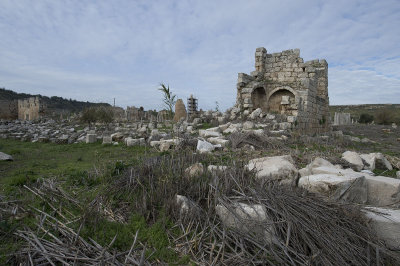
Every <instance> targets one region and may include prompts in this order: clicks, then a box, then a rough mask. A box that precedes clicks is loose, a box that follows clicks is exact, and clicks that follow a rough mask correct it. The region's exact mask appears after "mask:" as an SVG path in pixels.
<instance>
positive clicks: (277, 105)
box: [267, 87, 297, 115]
mask: <svg viewBox="0 0 400 266" xmlns="http://www.w3.org/2000/svg"><path fill="white" fill-rule="evenodd" d="M267 103H268V112H276V113H280V114H287V115H293V111H294V110H297V108H296V92H295V91H294V90H293V89H291V88H289V87H284V88H276V89H274V90H273V91H271V92H270V93H269V94H268V97H267Z"/></svg>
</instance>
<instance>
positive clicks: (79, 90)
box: [0, 0, 400, 109]
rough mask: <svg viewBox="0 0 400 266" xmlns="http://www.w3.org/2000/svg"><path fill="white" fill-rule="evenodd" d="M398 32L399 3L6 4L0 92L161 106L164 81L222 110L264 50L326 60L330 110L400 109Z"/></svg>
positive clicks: (1, 14) (0, 27)
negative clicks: (345, 106)
mask: <svg viewBox="0 0 400 266" xmlns="http://www.w3.org/2000/svg"><path fill="white" fill-rule="evenodd" d="M399 28H400V5H399V4H398V1H396V0H394V1H391V0H387V1H371V0H370V1H347V0H346V1H345V0H339V1H318V0H314V1H305V0H304V1H287V0H283V1H262V0H251V1H247V2H241V1H227V0H225V1H161V0H160V1H118V2H114V1H112V2H111V1H103V2H98V1H97V2H83V1H78V0H76V1H67V2H61V1H35V2H30V1H22V0H21V1H10V0H9V1H7V0H4V1H1V2H0V38H1V39H2V42H0V81H1V82H0V87H6V88H8V89H14V90H17V91H24V92H31V93H43V94H47V95H58V96H63V97H67V98H77V99H85V100H91V101H97V100H105V101H108V102H110V100H108V99H112V98H114V97H116V98H117V103H120V104H121V105H122V106H126V105H137V106H140V105H142V106H144V107H145V108H159V107H160V98H161V95H160V94H159V92H158V91H157V86H158V83H159V82H165V83H169V84H170V86H171V88H172V89H173V91H174V92H175V93H177V94H178V96H179V97H181V98H184V99H185V98H186V97H188V96H189V95H190V94H191V93H193V94H194V95H195V96H197V97H198V98H199V103H200V106H201V107H202V108H204V109H207V108H214V107H215V101H218V102H219V103H220V107H221V108H223V109H225V108H228V107H229V106H231V105H232V104H233V103H234V101H235V98H236V77H237V73H238V72H247V73H248V72H250V71H252V70H253V68H254V67H253V66H254V51H255V48H256V47H259V46H264V47H266V48H267V50H268V51H270V52H278V51H281V50H285V49H291V48H300V49H301V55H302V56H303V58H304V59H305V60H311V59H315V58H326V59H327V61H328V63H329V65H330V69H329V78H330V80H329V90H330V100H331V103H334V104H341V103H365V102H374V103H379V102H382V101H383V102H387V100H389V101H391V102H393V103H399V102H400V95H399V94H400V88H399V86H398V85H399V80H400V76H399V75H400V74H399V73H400V67H399V65H400V64H399V63H400V59H399V54H398V43H400V34H398V29H399ZM382 86H384V87H385V88H387V89H384V90H383V89H380V88H382ZM396 86H397V87H396ZM364 88H368V92H365V91H364ZM361 91H364V93H359V92H361ZM350 95H351V97H349V96H350ZM349 101H352V102H349Z"/></svg>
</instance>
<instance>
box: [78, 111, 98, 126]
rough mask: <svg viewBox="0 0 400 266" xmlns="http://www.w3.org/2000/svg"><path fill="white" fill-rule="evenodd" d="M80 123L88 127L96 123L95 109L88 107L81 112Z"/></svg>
mask: <svg viewBox="0 0 400 266" xmlns="http://www.w3.org/2000/svg"><path fill="white" fill-rule="evenodd" d="M81 121H82V122H84V123H88V124H89V127H90V125H91V123H93V122H96V108H94V107H89V108H86V109H85V110H83V112H82V116H81Z"/></svg>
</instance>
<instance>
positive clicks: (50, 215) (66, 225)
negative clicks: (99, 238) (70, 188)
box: [14, 179, 150, 265]
mask: <svg viewBox="0 0 400 266" xmlns="http://www.w3.org/2000/svg"><path fill="white" fill-rule="evenodd" d="M24 187H25V188H26V189H27V190H29V191H30V192H32V193H33V194H34V195H36V196H37V197H39V198H40V199H41V200H42V202H43V203H45V206H46V207H47V208H44V209H48V210H46V211H45V210H40V209H38V208H36V207H33V206H28V207H27V210H28V211H29V212H30V213H31V214H34V215H35V216H36V218H37V222H36V229H35V230H33V229H32V228H28V227H25V228H24V229H19V230H16V231H15V233H14V234H15V235H16V236H18V237H20V238H22V239H23V240H25V245H24V246H23V248H22V249H21V250H20V251H19V252H18V253H17V254H14V262H15V263H21V264H23V265H59V264H60V263H61V264H62V265H98V264H101V265H150V263H149V262H148V260H147V258H148V256H146V255H145V254H146V245H145V244H143V243H141V242H140V241H138V239H137V236H138V233H139V231H137V232H136V235H135V238H134V239H133V243H132V245H131V248H130V249H129V250H126V251H118V252H117V251H115V250H114V249H111V246H112V245H113V243H114V241H115V239H116V237H117V235H115V237H114V238H113V239H112V241H111V242H110V243H109V244H108V245H107V246H101V245H100V244H98V243H97V242H96V241H95V240H93V239H91V238H89V240H88V241H86V240H85V239H84V238H82V237H81V236H80V231H81V229H82V226H83V222H82V221H83V219H84V217H83V212H82V215H79V216H75V215H73V214H72V212H71V211H70V210H69V207H71V205H73V206H75V207H77V208H78V209H83V208H82V206H80V204H79V202H78V201H77V200H76V199H74V198H73V197H71V196H70V195H68V194H67V193H66V192H65V191H64V190H63V189H62V188H61V187H60V186H58V184H57V183H56V182H54V181H53V180H51V179H47V180H43V181H42V182H41V183H40V186H38V187H27V186H24ZM21 210H24V209H21ZM73 224H75V225H76V224H80V226H79V228H78V230H75V229H74V228H76V227H73V226H72V225H73Z"/></svg>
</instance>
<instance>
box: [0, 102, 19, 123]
mask: <svg viewBox="0 0 400 266" xmlns="http://www.w3.org/2000/svg"><path fill="white" fill-rule="evenodd" d="M17 118H18V102H17V101H16V100H13V101H10V100H0V119H7V120H14V119H17Z"/></svg>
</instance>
